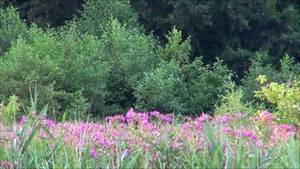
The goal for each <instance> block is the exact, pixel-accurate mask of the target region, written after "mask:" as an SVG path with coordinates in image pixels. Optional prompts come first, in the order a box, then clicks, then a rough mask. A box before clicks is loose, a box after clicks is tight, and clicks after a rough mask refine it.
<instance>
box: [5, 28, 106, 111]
mask: <svg viewBox="0 0 300 169" xmlns="http://www.w3.org/2000/svg"><path fill="white" fill-rule="evenodd" d="M28 34H29V37H30V38H29V39H28V40H24V39H23V38H19V39H18V40H17V42H16V43H14V44H13V46H12V48H11V49H10V50H9V51H8V52H7V53H6V55H5V56H4V57H3V58H2V60H1V62H0V65H1V68H0V72H1V74H0V79H1V81H2V82H1V84H0V86H1V88H0V93H1V97H2V99H3V100H4V98H5V97H7V96H9V95H11V94H16V95H18V96H19V97H20V98H21V99H25V100H29V99H28V95H29V94H28V87H30V84H31V82H32V81H33V80H34V81H36V82H37V84H38V89H39V91H40V96H41V97H40V102H41V104H46V103H49V104H50V107H52V108H54V110H55V111H64V110H66V108H67V107H68V105H70V104H71V103H72V102H73V101H74V100H76V96H73V93H74V92H76V91H78V90H81V89H83V92H84V94H85V95H86V96H87V98H88V99H89V101H92V100H93V99H98V102H97V103H98V104H102V105H98V107H97V105H96V104H95V105H94V106H95V107H96V108H99V107H103V88H104V85H105V83H103V81H105V77H106V73H107V70H108V65H107V64H106V62H103V61H102V60H101V56H99V53H101V52H100V50H101V47H99V45H101V44H100V43H98V42H97V39H96V38H94V37H92V36H88V35H83V36H75V35H74V34H73V33H72V32H69V33H64V38H63V39H62V38H61V37H59V36H57V35H55V34H54V33H52V32H43V31H41V30H39V29H37V28H35V27H32V28H30V30H29V33H28ZM101 82H102V83H101ZM98 84H99V85H98ZM101 100H102V102H101ZM4 101H5V100H4ZM96 108H95V109H96Z"/></svg>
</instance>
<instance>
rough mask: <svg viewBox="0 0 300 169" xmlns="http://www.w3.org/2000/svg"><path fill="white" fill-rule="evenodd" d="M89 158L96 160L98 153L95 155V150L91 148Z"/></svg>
mask: <svg viewBox="0 0 300 169" xmlns="http://www.w3.org/2000/svg"><path fill="white" fill-rule="evenodd" d="M90 157H91V158H97V157H98V153H97V150H96V149H95V148H92V149H91V150H90Z"/></svg>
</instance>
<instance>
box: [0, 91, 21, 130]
mask: <svg viewBox="0 0 300 169" xmlns="http://www.w3.org/2000/svg"><path fill="white" fill-rule="evenodd" d="M21 113H22V112H21V103H20V101H19V99H18V97H17V96H15V95H13V96H10V97H9V99H8V103H7V105H5V106H4V105H3V104H2V105H1V107H0V115H1V117H0V121H1V122H3V123H4V124H6V125H8V126H12V124H13V123H14V122H15V121H17V120H18V119H19V118H20V116H21Z"/></svg>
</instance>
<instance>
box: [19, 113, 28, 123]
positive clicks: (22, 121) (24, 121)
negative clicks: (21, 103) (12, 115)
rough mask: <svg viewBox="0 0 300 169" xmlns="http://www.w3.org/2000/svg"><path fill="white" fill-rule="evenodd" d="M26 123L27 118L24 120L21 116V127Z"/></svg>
mask: <svg viewBox="0 0 300 169" xmlns="http://www.w3.org/2000/svg"><path fill="white" fill-rule="evenodd" d="M26 121H27V118H26V116H25V115H23V116H22V118H21V120H20V123H21V124H22V125H24V124H25V123H26Z"/></svg>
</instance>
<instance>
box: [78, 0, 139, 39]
mask: <svg viewBox="0 0 300 169" xmlns="http://www.w3.org/2000/svg"><path fill="white" fill-rule="evenodd" d="M85 2H86V3H85V4H84V5H83V10H82V11H81V12H80V17H79V18H77V19H76V20H77V21H76V25H77V26H78V29H79V30H80V31H81V32H83V33H86V32H88V33H90V34H92V35H96V36H99V35H100V34H101V33H102V30H103V29H102V28H103V26H104V25H105V24H106V23H107V22H109V21H110V20H111V19H112V18H115V19H117V20H119V21H120V22H121V23H122V24H127V25H130V26H133V27H135V26H137V17H136V14H135V13H134V11H133V10H132V8H131V6H130V4H129V1H128V0H100V1H99V0H87V1H85Z"/></svg>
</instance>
